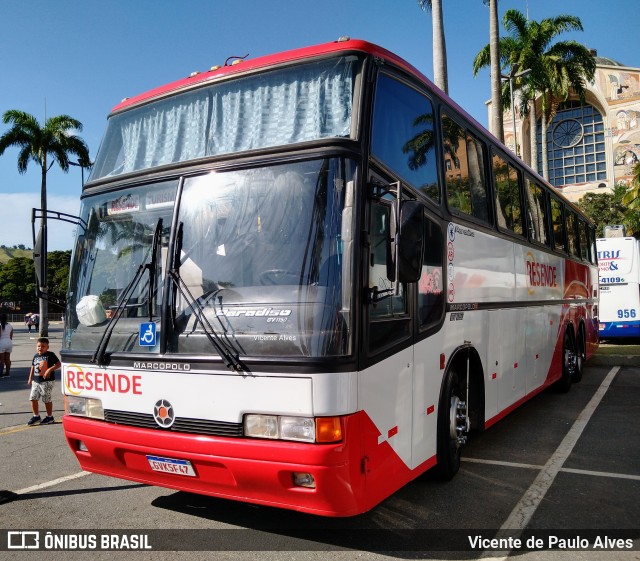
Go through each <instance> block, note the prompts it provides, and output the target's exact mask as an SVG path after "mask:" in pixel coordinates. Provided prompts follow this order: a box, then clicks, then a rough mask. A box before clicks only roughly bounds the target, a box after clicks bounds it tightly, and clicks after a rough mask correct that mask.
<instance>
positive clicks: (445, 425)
mask: <svg viewBox="0 0 640 561" xmlns="http://www.w3.org/2000/svg"><path fill="white" fill-rule="evenodd" d="M468 432H469V417H468V415H467V404H466V402H465V401H464V392H463V391H462V387H461V386H460V383H459V379H458V374H457V372H456V371H455V370H451V371H450V372H449V375H448V376H447V379H446V381H445V385H444V388H443V391H442V396H441V401H440V408H439V411H438V465H437V468H436V472H437V474H438V476H439V477H440V479H443V480H446V481H448V480H449V479H451V478H452V477H453V476H454V475H455V474H456V473H457V472H458V470H459V469H460V450H461V448H462V445H463V444H464V443H465V442H466V440H467V434H468Z"/></svg>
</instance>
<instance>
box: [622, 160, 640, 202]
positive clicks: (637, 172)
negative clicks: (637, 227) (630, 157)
mask: <svg viewBox="0 0 640 561" xmlns="http://www.w3.org/2000/svg"><path fill="white" fill-rule="evenodd" d="M623 201H624V204H626V205H627V206H628V207H629V208H630V209H638V208H640V162H638V163H637V164H636V165H635V166H633V179H632V180H631V186H630V187H629V190H628V191H627V192H626V194H625V196H624V199H623Z"/></svg>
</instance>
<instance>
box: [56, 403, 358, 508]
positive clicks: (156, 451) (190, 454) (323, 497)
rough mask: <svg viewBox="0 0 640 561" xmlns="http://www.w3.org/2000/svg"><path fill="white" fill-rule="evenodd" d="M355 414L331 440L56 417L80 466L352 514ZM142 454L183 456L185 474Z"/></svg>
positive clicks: (166, 484) (267, 501) (270, 502)
mask: <svg viewBox="0 0 640 561" xmlns="http://www.w3.org/2000/svg"><path fill="white" fill-rule="evenodd" d="M358 417H359V416H358V414H356V415H352V416H348V417H345V418H344V419H345V429H344V435H345V440H344V441H343V442H341V443H338V444H307V443H299V442H287V441H279V440H261V439H250V438H223V437H212V436H202V435H190V434H182V433H176V432H167V431H163V430H153V429H142V428H135V427H129V426H122V425H114V424H111V423H107V422H104V421H98V420H93V419H87V418H84V417H76V416H71V415H65V416H64V417H63V425H64V431H65V437H66V439H67V442H68V444H69V446H70V448H71V450H72V451H73V452H74V453H75V455H76V457H77V459H78V461H79V463H80V466H81V467H82V469H83V470H85V471H90V472H93V473H99V474H102V475H108V476H112V477H119V478H122V479H128V480H132V481H137V482H140V483H145V484H148V485H154V486H160V487H168V488H170V489H176V490H181V491H186V492H191V493H198V494H202V495H210V496H215V497H220V498H227V499H233V500H237V501H244V502H251V503H256V504H262V505H268V506H275V507H279V508H288V509H293V510H298V511H302V512H308V513H311V514H318V515H323V516H353V515H355V514H359V513H361V512H364V510H366V509H367V507H366V506H365V501H364V476H363V474H362V473H361V472H362V469H361V458H362V452H361V450H358V449H356V448H357V447H358V444H356V445H355V446H347V445H346V444H345V442H348V440H347V439H348V435H349V433H350V432H351V433H357V432H358V431H357V429H356V425H357V424H358V422H359V421H358ZM352 442H355V443H357V442H358V439H357V438H354V439H352ZM149 456H151V457H156V458H161V459H168V460H176V462H175V464H178V465H179V463H180V462H182V465H183V466H184V460H186V461H187V462H188V463H189V466H190V468H192V469H189V471H190V472H191V475H188V474H185V473H180V470H178V469H175V471H174V472H165V471H162V472H161V471H156V470H154V469H152V465H155V466H156V469H157V463H155V464H154V463H153V462H152V461H150V459H149ZM161 467H162V466H161ZM187 469H188V468H185V469H184V470H183V472H184V471H187ZM294 473H295V474H310V475H311V476H312V477H313V480H314V481H315V487H314V488H309V487H304V486H300V485H299V484H296V483H295V482H294Z"/></svg>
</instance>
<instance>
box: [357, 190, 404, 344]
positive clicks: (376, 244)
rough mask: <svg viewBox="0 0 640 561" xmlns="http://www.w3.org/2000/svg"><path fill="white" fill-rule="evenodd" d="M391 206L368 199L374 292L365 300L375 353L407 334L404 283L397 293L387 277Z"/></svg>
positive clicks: (370, 341) (370, 336)
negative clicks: (373, 297) (374, 295)
mask: <svg viewBox="0 0 640 561" xmlns="http://www.w3.org/2000/svg"><path fill="white" fill-rule="evenodd" d="M391 209H392V207H391V205H390V204H388V203H387V202H386V201H384V200H380V201H372V202H371V214H370V224H369V232H370V236H369V240H370V246H369V264H368V276H369V290H370V293H371V294H378V296H377V297H376V298H375V300H373V299H372V300H371V301H370V302H369V303H368V310H369V350H370V352H372V353H373V352H377V351H379V350H381V349H383V348H388V347H389V346H390V345H392V344H393V343H395V342H397V341H399V340H401V339H403V338H404V337H407V336H409V335H410V332H411V324H410V321H409V320H410V318H409V315H408V307H407V295H406V294H407V286H406V284H404V283H402V284H400V287H399V292H398V294H395V293H394V292H393V290H392V289H393V288H394V283H393V282H392V281H391V280H390V279H389V277H388V276H387V271H388V268H387V267H388V265H389V264H390V263H391V254H390V251H391V243H390V242H391V231H390V225H391Z"/></svg>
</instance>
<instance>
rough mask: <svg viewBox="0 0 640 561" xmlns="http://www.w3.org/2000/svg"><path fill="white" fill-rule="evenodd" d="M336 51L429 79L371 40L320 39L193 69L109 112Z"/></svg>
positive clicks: (126, 99) (128, 100)
mask: <svg viewBox="0 0 640 561" xmlns="http://www.w3.org/2000/svg"><path fill="white" fill-rule="evenodd" d="M339 52H362V53H365V54H369V55H372V56H376V57H379V58H383V59H385V60H387V61H389V62H392V63H394V64H396V65H397V66H399V67H401V68H403V69H405V70H406V71H408V72H410V73H412V74H414V75H416V76H418V77H420V78H421V79H422V80H425V81H427V82H429V83H430V81H429V79H428V78H426V77H425V76H424V75H423V74H422V73H421V72H419V71H418V70H417V69H416V68H415V67H413V66H412V65H410V64H409V63H408V62H406V61H405V60H403V59H402V58H400V57H399V56H397V55H394V54H393V53H392V52H390V51H387V50H386V49H383V48H382V47H379V46H377V45H374V44H373V43H369V42H367V41H362V40H360V39H349V38H342V39H338V40H337V41H333V42H331V43H323V44H321V45H315V46H311V47H304V48H300V49H294V50H291V51H284V52H281V53H276V54H271V55H266V56H262V57H258V58H255V59H246V60H245V59H242V58H236V61H235V63H232V64H225V65H224V66H214V67H212V69H211V70H207V71H205V72H198V73H193V74H192V75H191V76H189V77H187V78H182V79H180V80H176V81H175V82H171V83H169V84H165V85H163V86H159V87H157V88H154V89H152V90H149V91H147V92H145V93H142V94H139V95H137V96H134V97H131V98H125V99H124V100H122V102H121V103H119V104H118V105H116V106H115V107H114V108H113V110H112V113H115V112H118V111H122V110H124V109H128V108H130V107H132V106H135V105H138V104H141V103H145V102H147V101H151V100H153V99H156V98H159V97H163V96H165V95H167V94H170V93H175V92H179V91H180V90H183V89H189V88H192V87H197V86H198V85H202V84H205V83H207V82H209V81H210V80H215V79H218V78H223V77H227V76H232V75H234V74H242V73H245V72H247V71H251V70H257V69H260V68H268V67H269V66H274V65H278V64H282V63H287V62H293V61H296V60H305V59H308V58H312V57H316V56H322V55H330V54H332V53H339ZM231 58H235V57H231Z"/></svg>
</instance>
